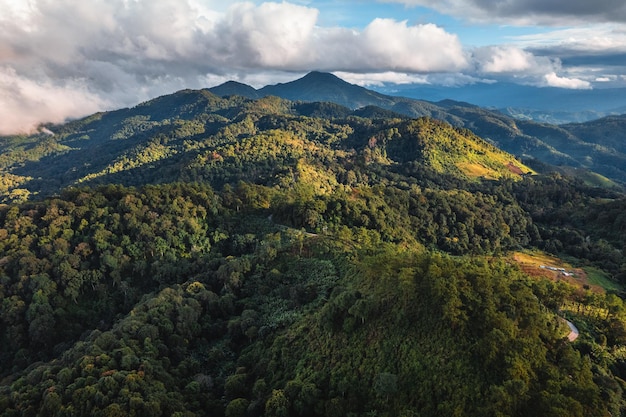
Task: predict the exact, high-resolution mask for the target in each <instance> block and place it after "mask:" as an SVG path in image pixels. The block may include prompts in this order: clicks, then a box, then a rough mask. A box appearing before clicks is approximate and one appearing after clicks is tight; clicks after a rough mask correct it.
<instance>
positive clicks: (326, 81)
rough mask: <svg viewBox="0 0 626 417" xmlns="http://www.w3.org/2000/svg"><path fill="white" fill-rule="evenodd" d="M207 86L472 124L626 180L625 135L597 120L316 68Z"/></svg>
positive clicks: (522, 148) (483, 133) (540, 154)
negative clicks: (446, 96) (562, 120)
mask: <svg viewBox="0 0 626 417" xmlns="http://www.w3.org/2000/svg"><path fill="white" fill-rule="evenodd" d="M209 91H212V92H214V93H215V94H217V95H220V96H225V95H233V94H235V95H241V96H244V97H249V98H259V97H264V96H268V95H274V96H278V97H283V98H286V99H289V100H303V101H319V102H324V101H328V102H333V103H338V104H341V105H344V106H346V107H349V108H352V109H357V108H360V107H363V106H368V105H369V106H377V107H381V108H383V109H386V110H390V111H393V112H395V113H398V114H402V115H405V116H409V117H422V116H427V117H433V118H435V119H438V120H444V121H446V122H448V123H450V124H452V125H453V126H457V127H463V128H467V129H470V130H471V131H472V132H474V133H475V134H477V135H478V136H480V137H482V138H484V139H487V140H489V141H491V142H492V143H493V144H495V145H496V146H498V147H499V148H501V149H503V150H505V151H507V152H509V153H512V154H514V155H517V156H519V157H524V158H533V159H536V160H538V161H540V162H542V163H548V164H551V165H557V166H567V167H572V168H578V169H581V168H582V169H585V170H591V171H594V172H597V173H599V174H602V175H603V176H605V177H608V178H610V179H611V180H613V181H618V182H621V183H626V171H625V168H624V167H626V154H625V153H624V149H623V146H624V145H623V141H621V142H620V143H619V144H617V146H614V145H615V142H614V141H611V139H610V138H607V137H606V133H605V129H602V128H598V127H597V123H594V122H589V123H588V124H587V123H582V124H581V128H582V129H570V128H569V127H568V126H557V125H553V124H549V123H537V122H534V121H530V120H527V118H526V117H524V118H523V120H517V119H515V118H513V117H510V116H508V115H505V114H503V113H501V112H498V111H494V110H489V109H486V108H482V107H479V106H476V105H471V104H468V103H464V102H459V101H453V100H442V101H439V102H436V103H433V102H429V101H426V100H416V99H411V98H406V97H397V96H389V95H385V94H381V93H378V92H376V91H372V90H368V89H366V88H363V87H360V86H357V85H354V84H350V83H348V82H346V81H344V80H342V79H340V78H338V77H336V76H335V75H332V74H328V73H323V72H317V71H314V72H311V73H309V74H307V75H305V76H304V77H302V78H300V79H297V80H294V81H291V82H288V83H283V84H276V85H268V86H265V87H263V88H261V89H259V90H255V89H254V88H252V87H250V86H247V85H244V84H240V83H233V82H228V83H225V84H223V85H221V86H216V87H212V88H209ZM414 94H417V93H416V92H414ZM469 101H471V100H469ZM600 124H601V122H600ZM613 128H614V129H613V133H612V135H614V136H616V137H624V136H625V135H626V129H625V128H624V126H622V125H619V124H613ZM583 130H584V133H583Z"/></svg>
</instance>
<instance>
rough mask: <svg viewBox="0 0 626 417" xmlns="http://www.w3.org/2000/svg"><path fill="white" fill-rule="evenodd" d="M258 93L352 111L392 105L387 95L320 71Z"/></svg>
mask: <svg viewBox="0 0 626 417" xmlns="http://www.w3.org/2000/svg"><path fill="white" fill-rule="evenodd" d="M258 91H259V93H260V94H261V95H275V96H278V97H282V98H286V99H288V100H302V101H331V102H334V103H337V104H340V105H342V106H346V107H349V108H352V109H355V108H359V107H363V106H366V105H375V106H380V107H385V105H388V104H389V102H390V99H389V97H388V96H385V95H383V94H379V93H376V92H374V91H371V90H368V89H366V88H363V87H360V86H358V85H355V84H350V83H349V82H346V81H344V80H342V79H341V78H339V77H337V76H336V75H334V74H331V73H328V72H320V71H311V72H309V73H308V74H307V75H305V76H304V77H302V78H299V79H297V80H294V81H291V82H288V83H284V84H275V85H268V86H265V87H263V88H261V89H260V90H258Z"/></svg>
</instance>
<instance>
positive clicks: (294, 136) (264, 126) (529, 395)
mask: <svg viewBox="0 0 626 417" xmlns="http://www.w3.org/2000/svg"><path fill="white" fill-rule="evenodd" d="M366 116H367V117H366ZM47 128H48V129H49V130H50V131H51V132H53V134H52V135H51V134H49V133H43V132H42V133H41V134H37V135H33V136H28V137H11V138H4V142H3V144H2V146H3V148H2V150H3V153H2V156H3V158H4V159H3V160H2V161H3V162H2V164H1V165H0V168H1V169H2V177H1V178H2V184H3V187H4V188H3V189H2V198H3V200H4V204H2V205H0V416H3V417H4V416H11V417H13V416H42V417H43V416H177V417H178V416H187V417H192V416H198V417H199V416H207V415H209V416H227V417H235V416H329V417H330V416H389V417H392V416H417V415H419V416H442V415H445V416H448V415H457V416H530V415H533V416H565V415H567V416H581V417H582V416H585V417H587V416H608V415H614V416H617V415H623V414H624V413H626V401H625V400H624V389H626V383H625V382H624V381H625V380H626V353H625V352H626V305H625V304H624V301H623V298H622V297H623V296H624V290H623V288H624V285H626V255H625V253H624V251H623V248H624V247H626V233H624V231H625V230H626V214H625V213H626V196H625V195H624V194H623V193H622V192H621V191H620V190H619V188H616V187H614V188H609V187H607V186H606V184H600V185H602V186H597V185H598V184H597V183H594V182H593V181H591V180H592V179H593V178H596V179H597V177H593V176H589V180H588V181H587V182H583V181H581V180H579V179H576V178H573V177H569V176H567V175H566V171H563V172H562V173H549V174H537V173H535V171H533V170H531V169H530V168H528V167H527V166H525V165H523V164H522V163H520V162H519V161H518V160H517V159H516V158H515V157H513V156H512V155H510V154H508V153H505V152H503V151H501V150H499V149H498V148H496V147H495V146H494V145H493V144H492V143H491V142H489V141H486V140H484V139H481V138H480V137H478V136H476V135H475V134H474V133H472V132H470V131H469V130H466V129H463V128H459V127H453V126H451V125H449V124H447V123H445V122H442V121H437V120H434V119H431V118H425V117H423V118H417V119H409V118H406V117H401V116H398V115H397V114H391V113H389V112H387V111H384V110H380V109H376V108H372V107H370V108H364V109H359V110H350V109H348V108H346V107H342V106H339V105H336V104H330V103H305V102H300V101H295V102H294V101H288V100H284V99H280V98H277V97H265V98H263V99H257V100H252V99H246V98H244V97H241V96H232V97H227V98H220V97H218V96H216V95H213V94H212V93H210V92H208V91H191V90H186V91H181V92H179V93H176V94H174V95H171V96H164V97H160V98H157V99H155V100H152V101H150V102H147V103H144V104H142V105H140V106H137V107H135V108H132V109H122V110H118V111H115V112H108V113H100V114H96V115H93V116H91V117H88V118H86V119H83V120H78V121H74V122H70V123H68V124H65V125H61V126H48V127H47ZM522 254H523V256H522ZM529 254H532V255H529ZM529 259H530V260H532V261H533V262H535V263H537V262H543V263H542V264H541V265H534V264H533V263H532V262H529V261H528V260H529ZM538 260H541V261H538ZM562 265H567V269H565V267H562ZM561 267H562V268H563V270H562V271H561V270H560V269H559V268H561ZM585 271H588V272H585ZM566 274H567V275H566ZM599 284H601V285H599ZM565 319H567V320H569V321H570V322H571V323H572V324H573V325H576V326H577V327H578V329H579V333H580V335H579V337H578V338H577V339H576V340H573V341H570V339H568V336H569V333H570V328H569V326H568V324H567V322H565Z"/></svg>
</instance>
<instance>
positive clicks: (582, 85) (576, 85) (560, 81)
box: [544, 72, 591, 90]
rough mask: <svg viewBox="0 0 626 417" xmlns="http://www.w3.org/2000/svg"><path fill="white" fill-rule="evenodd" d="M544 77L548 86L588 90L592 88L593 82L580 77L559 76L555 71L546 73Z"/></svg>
mask: <svg viewBox="0 0 626 417" xmlns="http://www.w3.org/2000/svg"><path fill="white" fill-rule="evenodd" d="M544 78H545V81H546V86H548V87H559V88H571V89H580V90H588V89H590V88H591V83H589V82H588V81H584V80H581V79H578V78H567V77H559V76H558V75H556V74H555V73H554V72H551V73H549V74H546V75H545V76H544Z"/></svg>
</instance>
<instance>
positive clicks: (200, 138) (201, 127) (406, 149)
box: [0, 90, 531, 201]
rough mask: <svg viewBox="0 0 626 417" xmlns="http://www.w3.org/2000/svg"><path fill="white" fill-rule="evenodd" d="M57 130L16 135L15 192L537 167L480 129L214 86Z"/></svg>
mask: <svg viewBox="0 0 626 417" xmlns="http://www.w3.org/2000/svg"><path fill="white" fill-rule="evenodd" d="M46 132H47V133H41V134H39V135H34V136H28V137H12V138H5V141H4V143H3V146H2V148H3V154H2V156H1V158H0V181H1V183H0V192H2V195H3V199H4V200H5V201H11V200H20V199H21V200H23V199H27V198H28V197H29V196H46V195H50V194H54V193H58V192H59V191H60V190H61V189H63V188H65V187H68V186H80V185H93V184H107V183H119V184H124V185H142V184H149V183H162V182H173V181H208V182H210V183H211V184H212V185H214V186H217V187H221V186H223V185H224V184H226V183H229V184H231V185H235V184H236V183H237V182H238V181H239V180H248V181H254V182H257V183H261V184H263V185H275V184H278V183H280V182H281V181H288V180H289V178H290V176H292V175H295V173H294V172H296V170H298V169H299V170H306V169H309V170H310V171H311V172H315V173H316V174H315V175H316V182H319V184H318V185H316V186H317V187H322V188H324V187H326V188H328V187H330V186H332V185H334V184H336V182H337V179H336V177H337V176H339V177H340V178H343V177H345V178H348V177H349V178H350V179H349V180H347V181H348V183H352V182H354V181H355V180H354V176H355V173H356V172H357V171H358V170H356V168H354V167H358V166H365V165H367V164H368V163H369V162H370V161H377V162H379V163H383V164H386V165H390V166H393V168H394V169H396V168H398V167H399V166H400V165H401V164H406V163H408V162H411V161H414V162H419V163H420V164H423V165H427V166H430V167H432V168H433V169H435V170H436V171H437V172H440V173H444V172H445V173H450V174H455V175H456V174H459V175H460V174H464V175H465V176H466V177H467V176H468V177H478V176H482V177H485V178H500V177H503V176H504V177H519V174H520V173H527V172H530V171H531V170H530V169H529V168H527V167H525V166H523V165H522V164H521V163H519V162H518V161H517V160H516V159H515V158H513V157H512V156H511V155H508V154H506V153H504V152H502V151H500V150H498V149H497V148H495V147H494V146H493V145H491V144H489V143H487V142H485V141H484V140H482V139H480V138H478V137H477V136H475V135H474V134H472V133H471V132H470V131H467V130H463V129H455V128H452V127H451V126H450V125H448V124H445V123H442V122H437V121H435V120H432V119H420V120H409V119H407V118H402V117H401V116H399V115H394V114H393V113H390V112H388V111H385V110H382V109H379V108H378V109H377V108H373V107H366V108H363V109H359V110H356V111H352V110H349V109H348V108H346V107H342V106H339V105H336V104H332V103H304V102H291V101H288V100H283V99H279V98H276V97H267V98H263V99H259V100H250V99H244V98H242V97H232V98H219V97H217V96H215V95H213V94H211V93H209V92H207V91H192V90H186V91H181V92H178V93H176V94H173V95H169V96H164V97H160V98H157V99H154V100H152V101H149V102H146V103H144V104H142V105H139V106H137V107H135V108H132V109H123V110H118V111H115V112H110V113H100V114H95V115H93V116H91V117H88V118H85V119H82V120H79V121H76V122H71V123H68V124H66V125H62V126H52V127H50V128H49V129H48V130H47V131H46ZM50 133H53V134H50ZM298 161H300V165H298V164H296V162H298ZM307 166H308V167H309V168H306V167H307ZM331 178H332V179H331ZM366 182H367V181H366Z"/></svg>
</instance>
